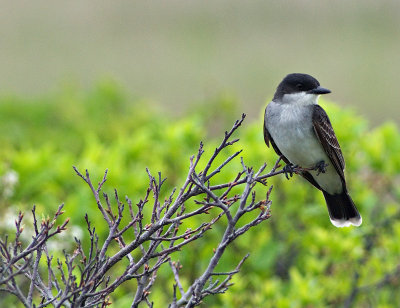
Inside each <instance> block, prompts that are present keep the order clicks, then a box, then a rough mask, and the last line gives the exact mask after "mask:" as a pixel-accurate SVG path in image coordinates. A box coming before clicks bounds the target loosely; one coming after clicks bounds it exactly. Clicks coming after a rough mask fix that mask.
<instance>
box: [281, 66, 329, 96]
mask: <svg viewBox="0 0 400 308" xmlns="http://www.w3.org/2000/svg"><path fill="white" fill-rule="evenodd" d="M300 92H306V93H309V94H316V95H319V94H327V93H330V92H331V91H330V90H328V89H325V88H322V87H321V86H320V85H319V82H318V80H317V79H315V78H314V77H312V76H310V75H307V74H299V73H294V74H289V75H287V76H286V77H285V78H284V79H283V80H282V81H281V83H280V84H279V86H278V88H277V89H276V92H275V95H274V100H276V99H282V97H283V96H284V95H285V94H295V93H300Z"/></svg>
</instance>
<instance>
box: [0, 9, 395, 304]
mask: <svg viewBox="0 0 400 308" xmlns="http://www.w3.org/2000/svg"><path fill="white" fill-rule="evenodd" d="M399 15H400V2H398V1H374V2H373V1H358V2H346V1H335V2H322V1H319V2H316V1H282V2H272V1H268V2H261V1H247V2H244V1H241V2H239V1H216V2H211V1H168V2H167V1H146V2H134V3H132V2H128V1H113V2H101V1H87V2H54V1H35V2H30V1H20V2H5V1H3V2H2V10H0V31H1V32H0V45H1V49H0V67H1V69H2V74H1V75H0V129H1V131H2V132H3V134H0V144H1V145H2V146H1V147H0V177H1V178H0V214H1V217H2V220H1V223H0V226H1V233H2V235H3V234H5V233H12V232H11V231H10V230H11V228H12V227H13V219H14V218H13V217H15V215H16V213H17V212H18V210H24V211H26V212H29V209H30V208H31V207H32V204H36V205H37V207H38V212H39V213H40V214H41V215H43V216H47V215H49V214H51V213H52V212H54V210H55V209H56V208H57V206H58V205H59V204H60V203H61V202H65V210H66V214H65V215H66V216H68V217H71V226H70V228H69V230H68V232H67V233H66V234H65V241H60V240H58V241H53V242H52V246H51V247H50V248H52V249H54V250H53V251H55V253H56V254H60V255H57V256H61V250H62V248H66V249H69V250H72V249H73V245H72V244H71V242H70V240H72V236H73V235H75V236H78V237H80V238H82V239H83V240H85V241H86V240H87V234H86V233H85V231H84V230H85V225H84V218H83V214H84V212H87V213H88V214H89V217H90V218H91V220H92V222H93V224H94V225H95V226H96V229H97V230H98V232H99V233H100V236H104V235H105V232H106V230H105V228H104V222H103V221H102V218H101V217H100V215H99V213H98V210H97V207H96V204H95V202H94V201H93V197H92V196H91V194H90V191H89V189H88V188H87V187H86V186H85V185H84V183H83V182H82V180H81V179H79V178H78V177H77V176H76V175H74V172H73V170H72V167H71V166H72V165H76V166H77V167H78V168H79V169H80V170H83V169H85V168H88V169H89V170H90V172H91V175H92V176H93V178H94V182H96V181H97V179H100V178H101V177H102V175H103V172H104V170H105V169H106V168H109V177H108V181H107V183H106V185H105V191H106V192H108V193H112V190H113V188H114V187H116V188H117V189H118V191H119V194H120V195H121V196H125V195H128V196H129V197H130V198H131V199H132V200H133V201H135V200H139V199H140V198H142V197H143V195H144V193H145V189H146V188H147V184H148V178H147V174H146V171H145V168H146V167H149V169H150V170H151V171H152V172H153V174H156V172H158V171H161V172H162V174H163V175H164V176H166V177H167V178H168V180H167V182H166V187H165V190H164V191H163V193H164V194H165V195H168V194H169V192H170V189H172V187H175V186H179V185H180V184H181V183H182V181H183V179H184V178H185V177H186V172H187V169H188V166H189V160H188V159H189V156H190V155H192V154H194V153H196V152H197V148H198V145H199V142H200V141H201V140H203V141H204V142H205V150H206V156H207V155H210V154H211V152H212V151H213V149H214V147H215V146H216V144H217V142H218V141H219V137H218V136H220V135H222V133H223V131H224V130H226V129H228V128H230V127H231V125H232V123H233V121H234V120H235V119H237V118H239V117H240V114H241V113H242V112H244V113H247V114H249V117H248V118H247V119H246V121H245V123H244V125H243V127H242V128H241V129H240V131H239V132H238V135H237V137H240V138H241V140H240V142H239V143H238V144H236V145H235V146H234V147H233V148H232V149H230V151H231V152H230V151H227V152H226V153H224V155H226V157H227V156H228V155H229V154H231V153H232V151H235V150H237V149H240V148H243V149H244V151H243V157H244V159H245V162H246V163H247V164H248V165H250V166H254V167H256V168H257V167H259V166H261V165H262V163H264V162H265V161H266V162H267V163H268V164H269V166H271V164H273V163H274V162H275V160H276V155H275V153H274V152H273V151H272V150H271V149H268V148H267V147H266V146H265V144H264V140H263V136H262V129H261V123H262V111H263V109H264V106H265V104H266V101H267V100H268V99H270V98H271V97H272V95H273V92H274V90H275V87H276V86H277V84H278V83H279V82H280V81H281V79H282V78H283V76H284V75H285V74H287V73H291V72H306V73H310V74H312V75H314V76H315V77H317V78H318V79H319V80H320V81H321V84H322V85H323V86H325V87H327V88H330V89H331V90H332V91H333V92H332V94H330V95H329V96H327V97H324V98H326V99H329V101H331V102H335V103H336V105H335V104H333V103H329V102H326V101H323V102H321V104H322V105H323V106H324V108H326V110H327V112H328V114H329V116H330V117H331V120H332V123H333V125H334V127H335V130H336V132H337V135H338V138H339V141H340V143H341V146H342V149H343V152H344V155H345V158H346V173H347V179H348V183H349V189H350V192H351V194H352V197H353V199H354V201H355V203H356V204H357V206H358V208H359V209H360V212H361V213H362V215H363V225H362V226H361V227H360V228H345V229H337V228H335V227H333V226H332V225H331V224H330V222H329V219H328V214H327V210H326V208H325V205H324V201H323V197H322V195H321V194H319V192H318V191H316V190H315V189H313V188H312V187H311V186H310V185H308V184H307V183H304V181H302V180H301V179H300V178H298V177H295V178H293V179H291V181H286V180H284V178H283V177H277V178H274V179H273V180H271V184H274V185H275V188H274V190H273V193H272V200H273V205H272V217H271V219H270V220H268V221H266V222H264V223H263V224H261V225H260V226H258V227H257V228H255V229H254V230H252V231H250V232H249V233H248V234H245V235H244V236H243V237H242V238H241V239H239V241H238V242H237V243H236V244H235V245H233V246H232V247H231V248H230V250H229V251H228V254H227V256H226V257H225V258H224V259H223V260H222V262H221V264H220V266H221V270H229V269H231V268H233V267H234V266H236V263H237V262H238V261H239V260H240V258H241V257H242V256H243V255H245V254H246V253H247V252H251V256H250V258H249V259H248V260H247V261H246V263H245V264H244V266H243V269H242V271H241V272H240V273H239V274H238V275H237V276H236V277H235V278H234V283H235V285H234V286H233V287H232V289H231V290H230V291H228V292H227V294H225V295H223V296H219V297H212V298H208V299H207V300H206V301H205V304H204V305H203V306H204V307H341V306H345V307H398V303H399V302H400V292H398V290H399V286H400V280H399V279H400V278H399V273H400V271H399V270H398V269H399V265H400V258H399V257H400V245H399V244H398V239H399V237H400V221H399V218H400V209H399V200H400V188H399V187H400V186H399V185H400V176H399V174H400V155H399V152H400V137H399V130H398V127H397V124H396V123H398V122H399V120H400V117H399V112H398V111H397V110H398V107H397V106H396V103H397V97H398V90H397V79H396V77H397V72H398V71H399V68H400V61H399V60H400V59H399V58H400V55H399V52H398V51H399V48H398V47H399V45H400V40H399V38H400V37H399V36H400V18H399V17H400V16H399ZM339 106H340V107H339ZM240 169H241V166H240V163H239V160H236V161H234V162H233V163H232V165H231V166H230V167H228V168H226V169H225V171H224V172H223V173H222V174H221V175H219V179H220V180H221V182H222V181H231V180H232V179H233V178H234V176H235V174H236V173H237V172H238V171H239V170H240ZM257 191H258V196H259V197H260V198H262V197H263V194H265V188H264V187H259V188H258V189H257ZM194 206H196V205H195V204H188V205H187V207H194ZM82 209H84V210H82ZM26 219H27V221H26V225H25V236H26V239H27V240H28V239H29V231H30V229H29V215H26ZM196 223H197V222H193V224H194V225H195V224H196ZM213 231H214V232H213V233H210V234H208V235H207V236H206V238H205V239H204V240H203V241H198V243H197V244H194V245H192V246H190V249H188V250H186V251H183V252H182V253H179V254H175V255H174V258H176V260H178V259H179V260H180V261H181V263H182V265H183V269H182V280H183V283H184V284H185V285H186V286H187V285H188V284H189V283H190V282H191V281H192V280H193V279H194V278H195V277H196V275H197V274H199V273H200V272H201V270H202V269H204V266H205V264H206V262H207V260H208V259H209V257H210V255H211V254H212V249H213V248H214V245H215V243H216V241H218V239H219V237H220V236H221V235H222V234H221V232H222V229H221V228H215V229H214V230H213ZM118 270H121V268H119V269H116V273H113V274H114V275H117V274H118ZM172 284H173V281H172V279H171V275H170V272H169V270H168V268H162V269H161V270H160V273H159V283H158V284H156V285H155V286H154V289H153V290H152V294H151V300H154V301H155V307H165V306H166V303H168V302H169V301H170V298H171V295H172ZM134 287H135V285H134V282H132V284H126V285H124V286H123V287H122V288H121V289H120V290H118V291H117V292H115V293H114V294H113V296H112V301H113V303H114V304H115V305H120V306H121V307H130V304H131V301H132V298H131V296H132V294H131V293H132V289H133V288H134ZM354 292H355V293H354ZM353 293H354V295H355V296H354V298H353V297H352V294H353ZM15 303H16V301H15V299H14V298H13V297H3V296H2V297H1V298H0V304H1V305H0V306H5V305H11V306H14V305H15ZM346 305H347V306H346Z"/></svg>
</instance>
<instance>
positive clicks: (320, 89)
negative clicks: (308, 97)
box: [308, 86, 331, 95]
mask: <svg viewBox="0 0 400 308" xmlns="http://www.w3.org/2000/svg"><path fill="white" fill-rule="evenodd" d="M308 93H310V94H318V95H320V94H328V93H331V90H328V89H325V88H323V87H320V86H318V87H316V88H315V89H312V90H310V91H308Z"/></svg>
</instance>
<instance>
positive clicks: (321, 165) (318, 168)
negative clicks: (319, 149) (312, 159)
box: [314, 160, 329, 176]
mask: <svg viewBox="0 0 400 308" xmlns="http://www.w3.org/2000/svg"><path fill="white" fill-rule="evenodd" d="M328 166H329V165H328V164H325V161H323V160H321V161H320V162H318V163H316V164H315V167H314V170H316V171H317V176H318V175H320V174H321V173H325V172H326V167H328Z"/></svg>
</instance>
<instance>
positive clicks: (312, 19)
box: [0, 0, 400, 124]
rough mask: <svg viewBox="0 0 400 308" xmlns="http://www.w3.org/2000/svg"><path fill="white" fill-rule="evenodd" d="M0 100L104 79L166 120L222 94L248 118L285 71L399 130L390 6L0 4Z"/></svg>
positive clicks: (399, 43) (399, 13)
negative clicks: (154, 106) (156, 108)
mask: <svg viewBox="0 0 400 308" xmlns="http://www.w3.org/2000/svg"><path fill="white" fill-rule="evenodd" d="M0 46H1V49H0V68H1V74H0V93H13V94H15V93H17V94H18V95H23V96H24V97H30V96H31V95H38V94H39V95H41V94H43V93H48V92H49V91H53V90H55V89H57V88H58V87H59V85H60V83H70V82H76V83H78V84H80V85H82V86H83V87H84V88H88V87H90V86H91V85H92V84H93V82H96V81H97V80H98V79H99V78H101V77H102V76H107V77H109V76H111V77H113V78H114V79H115V80H117V81H118V82H119V83H120V84H122V85H123V86H124V88H125V89H127V90H128V91H129V93H132V94H134V95H138V96H140V97H145V98H149V99H151V100H154V101H156V102H158V103H159V104H161V105H163V106H164V107H165V109H166V110H170V111H171V110H172V111H171V112H170V113H171V114H176V113H177V112H178V111H177V110H179V111H183V110H190V108H191V106H193V104H199V103H201V102H202V101H203V100H205V99H208V98H210V97H213V96H214V95H215V94H219V93H220V92H221V91H228V92H229V93H232V94H233V95H235V96H236V97H237V98H238V101H239V102H240V104H241V108H242V110H243V111H244V112H245V113H247V114H249V115H251V116H252V117H255V116H257V115H258V114H259V112H260V110H261V107H262V106H263V105H264V102H265V100H266V99H269V98H271V96H272V95H273V92H274V90H275V88H276V86H277V83H278V82H279V81H280V80H281V79H282V78H283V76H285V75H286V74H288V73H293V72H302V73H309V74H311V75H313V76H315V77H316V78H317V79H319V80H320V82H321V84H323V85H324V86H325V87H327V88H329V89H331V90H332V94H331V96H330V98H331V99H332V100H333V101H335V102H337V103H339V104H341V105H343V106H344V105H348V106H352V107H354V108H357V109H358V110H359V112H360V113H361V114H363V115H366V116H367V117H368V118H369V119H371V121H372V122H373V123H374V124H378V123H382V122H383V121H384V120H386V119H394V120H396V121H397V122H398V121H399V120H400V113H399V112H398V107H397V105H398V103H397V102H398V98H399V94H398V93H399V91H398V72H399V71H400V52H399V51H400V2H399V1H397V0H381V1H373V0H365V1H362V0H359V1H346V0H338V1H311V0H309V1H307V0H300V1H298V0H289V1H238V0H233V1H232V0H225V1H184V0H172V1H162V0H152V1H125V0H124V1H122V0H115V1H50V0H37V1H29V0H24V1H1V10H0Z"/></svg>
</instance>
